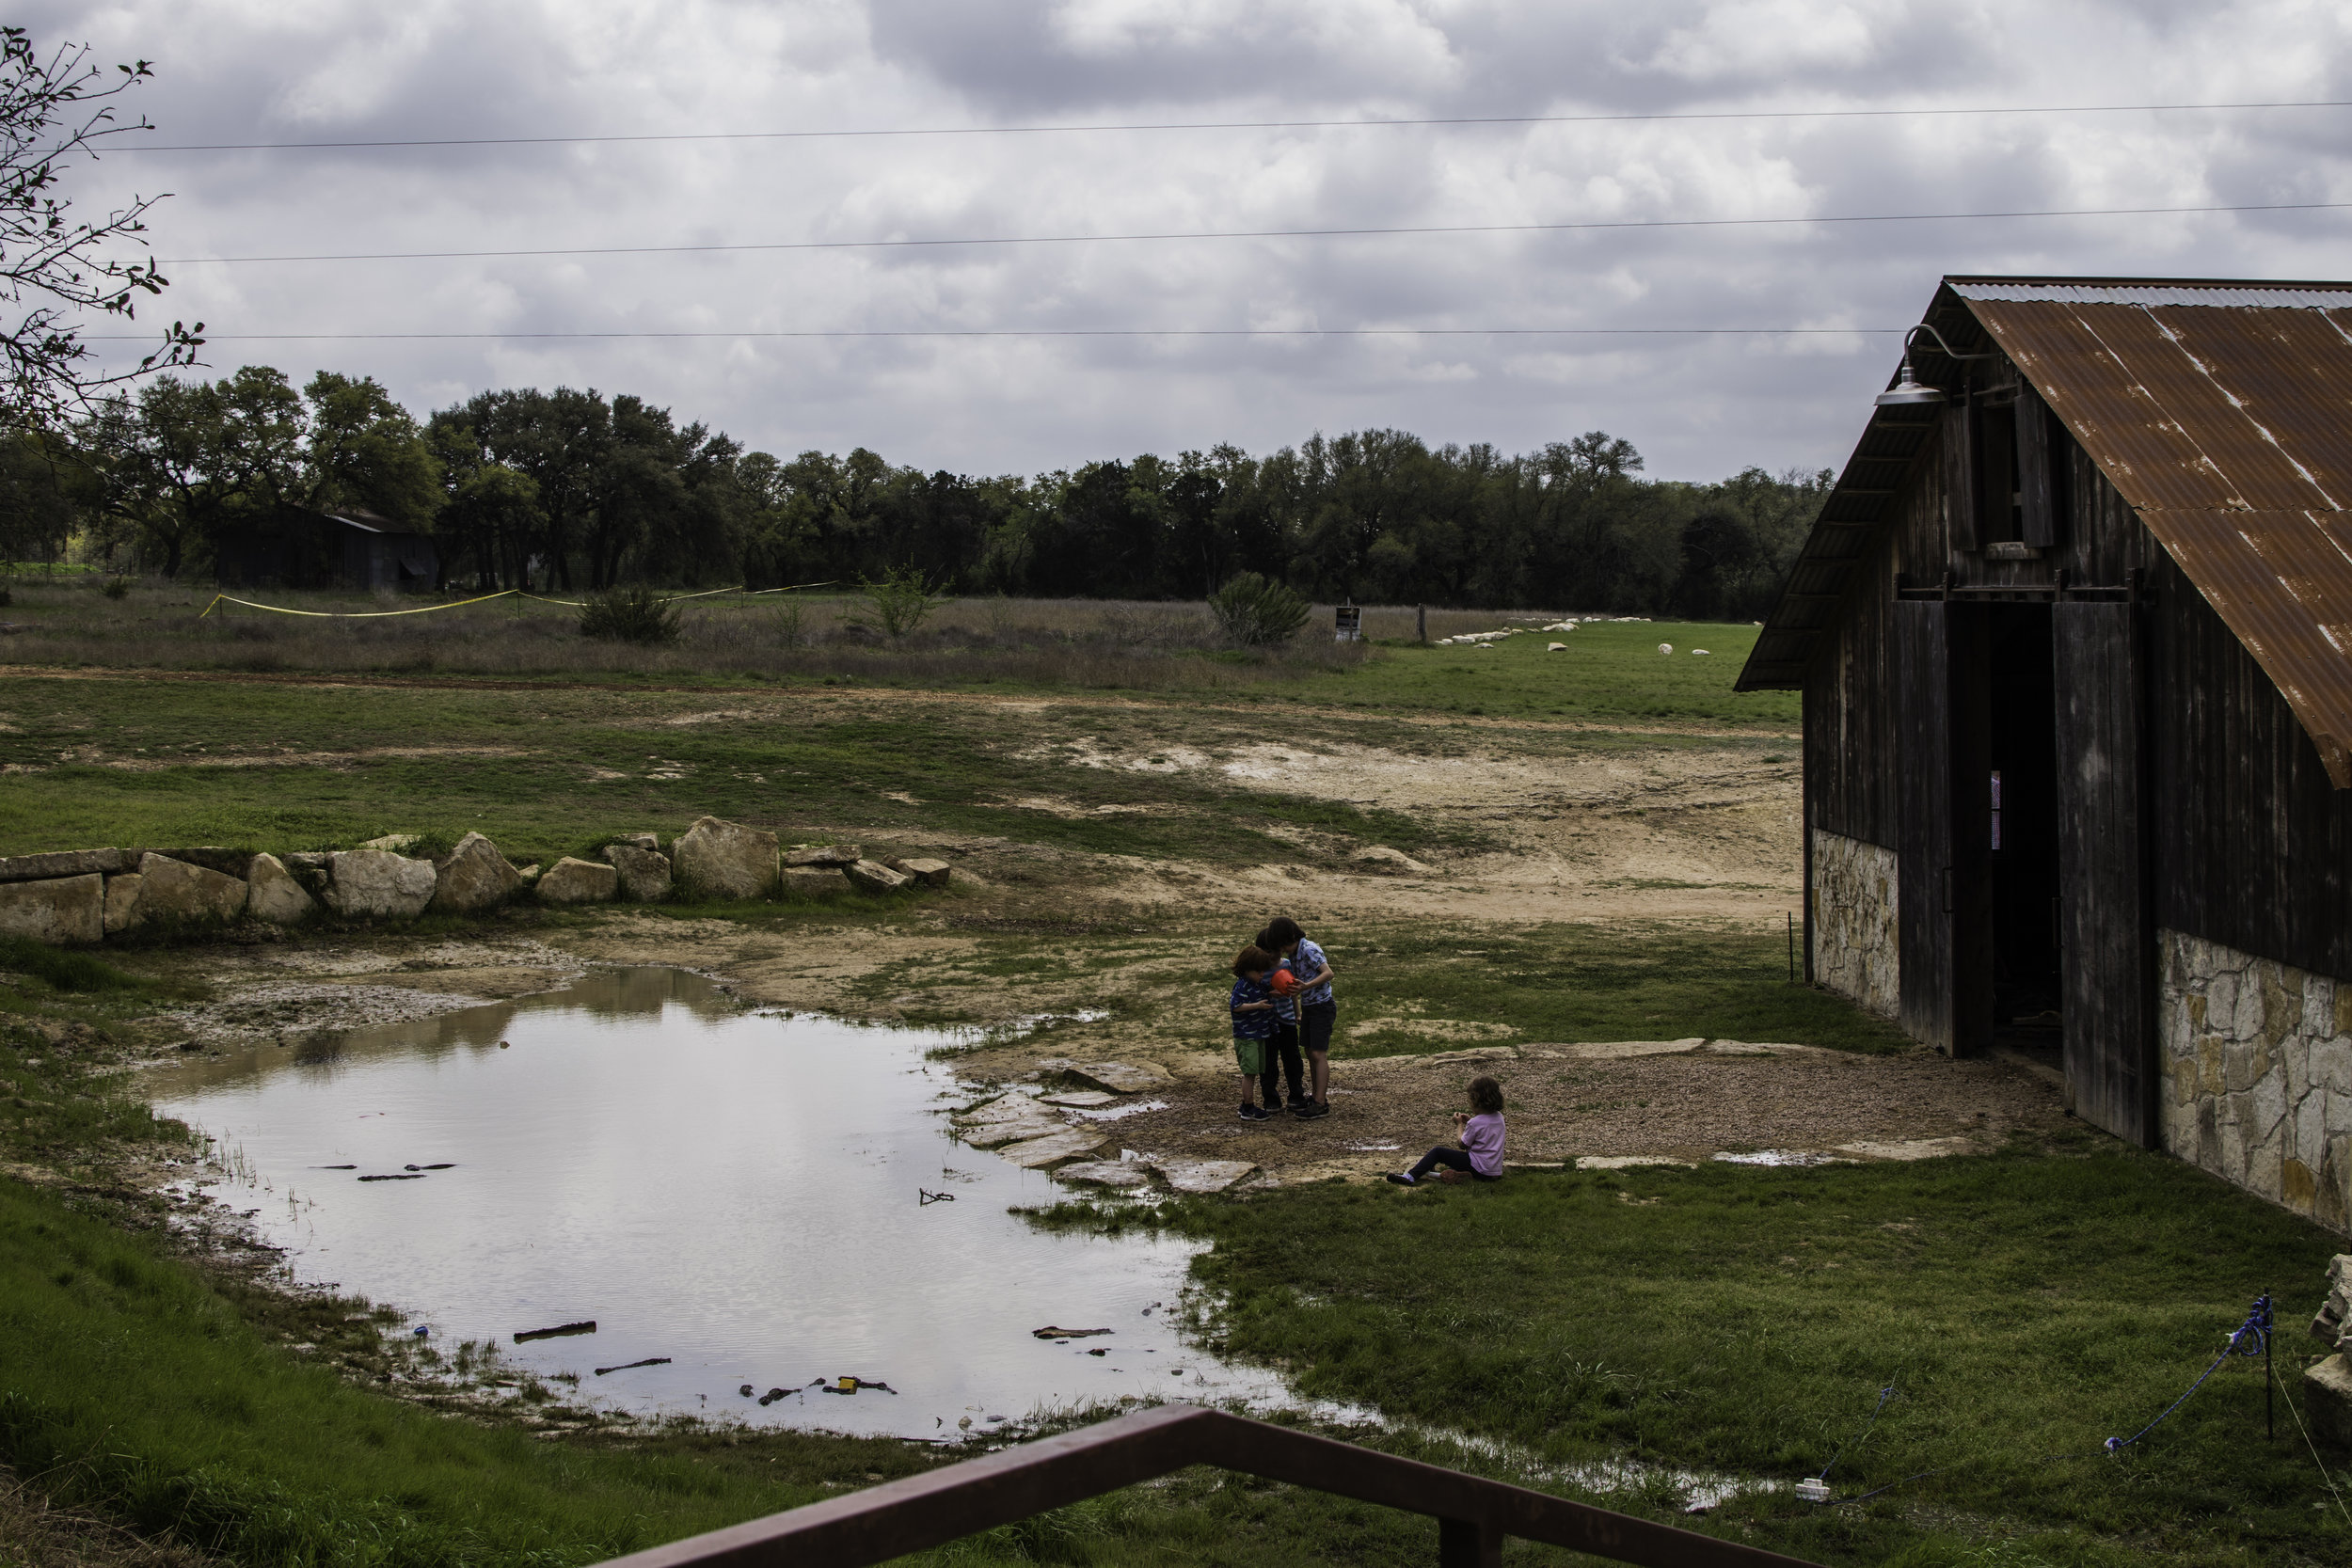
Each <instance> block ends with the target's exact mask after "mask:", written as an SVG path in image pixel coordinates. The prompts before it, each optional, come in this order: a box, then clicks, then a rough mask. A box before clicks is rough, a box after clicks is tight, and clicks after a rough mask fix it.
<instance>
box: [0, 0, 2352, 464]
mask: <svg viewBox="0 0 2352 1568" xmlns="http://www.w3.org/2000/svg"><path fill="white" fill-rule="evenodd" d="M15 15H16V17H17V19H18V21H20V22H21V23H23V24H26V25H29V26H30V27H31V28H32V30H33V33H34V36H35V38H36V39H38V40H61V39H77V40H87V41H89V42H90V43H92V44H93V45H95V47H96V49H97V51H98V53H99V55H101V56H103V58H105V59H106V60H108V61H112V60H114V59H117V58H129V57H133V56H140V55H143V56H145V57H147V58H149V59H151V60H152V61H154V62H155V67H156V71H157V79H156V81H155V82H154V83H153V84H152V85H151V87H146V88H143V89H141V90H140V91H139V92H138V93H137V94H135V103H136V104H137V106H138V107H140V108H142V109H143V110H144V111H145V112H146V113H147V115H148V116H149V117H150V118H151V119H153V120H154V121H155V122H156V124H157V126H158V127H159V129H158V131H157V133H156V134H155V135H152V136H151V137H149V138H147V139H148V140H151V141H153V142H171V143H183V142H251V141H312V140H339V139H401V138H431V137H500V136H565V135H578V136H593V135H639V134H680V133H709V132H732V133H742V132H761V131H810V130H832V131H840V130H882V129H890V130H896V129H915V128H943V127H994V126H1012V125H1081V124H1086V125H1092V124H1101V123H1104V122H1114V123H1134V122H1138V121H1165V120H1187V121H1197V120H1235V119H1240V120H1269V119H1276V120H1298V119H1430V118H1442V117H1455V116H1468V117H1491V116H1512V115H1525V116H1533V115H1577V114H1594V113H1628V112H1644V113H1658V112H1663V113H1677V112H1678V113H1691V112H1718V113H1734V112H1738V111H1753V110H1771V109H1779V110H1787V109H1820V108H1861V107H1900V108H1913V107H1921V106H1939V105H1941V106H1955V105H1956V106H1976V105H2029V106H2031V105H2042V106H2046V105H2054V104H2137V103H2214V102H2224V101H2232V102H2235V101H2249V100H2259V101H2278V100H2310V99H2352V8H2347V7H2345V6H2343V5H2341V4H2326V3H2317V4H2294V3H2269V4H2243V5H2212V4H2202V3H2188V0H2143V3H2140V4H2133V5H2123V4H2106V5H2101V4H2074V5H2067V4H2053V3H2051V0H2025V3H2016V4H2010V3H1998V0H1979V3H1974V4H1970V3H1953V0H1938V3H1935V4H1911V3H1904V0H1867V3H1855V4H1835V3H1829V0H1725V3H1712V4H1710V3H1706V0H1639V3H1629V0H1620V3H1616V4H1609V5H1590V4H1580V5H1570V4H1561V3H1558V0H1554V3H1551V4H1521V3H1508V0H1490V3H1481V0H1419V3H1415V0H1317V3H1307V4H1279V3H1273V0H1063V3H1051V0H931V3H922V0H806V3H772V0H771V3H760V4H729V3H726V0H542V3H535V4H534V3H525V0H504V3H499V0H473V3H469V4H458V3H454V0H405V3H403V4H399V5H385V4H382V3H381V0H365V3H361V0H117V3H112V4H106V3H96V4H93V3H92V0H64V3H57V0H37V3H31V4H20V5H19V6H17V8H16V9H15ZM2348 136H2352V109H2294V110H2269V111H2255V112H2235V113H2214V112H2195V113H2163V114H2145V113H2133V114H2102V115H2080V114H2077V115H2058V114H2031V115H2005V116H1986V117H1928V118H1891V119H1884V118H1882V119H1851V118H1849V119H1754V118H1749V119H1740V118H1731V119H1685V120H1678V121H1656V120H1653V121H1646V122H1643V121H1636V122H1620V123H1613V124H1549V125H1492V126H1445V127H1415V128H1397V127H1375V128H1354V127H1348V128H1324V129H1304V130H1274V131H1269V130H1214V131H1159V132H1139V131H1083V132H1067V133H1055V134H1047V135H944V136H901V137H881V138H838V139H834V138H812V139H793V140H735V141H710V140H705V141H675V142H662V143H650V144H648V143H637V144H626V143H624V144H617V145H616V144H610V143H607V144H601V145H598V144H570V145H558V146H538V147H467V148H438V149H417V148H405V149H373V150H334V151H321V150H309V151H243V152H180V153H157V152H147V153H132V152H129V151H123V152H119V153H116V154H112V155H109V157H108V158H107V159H106V161H105V162H104V163H103V165H102V166H99V167H98V168H97V169H95V170H93V171H89V172H87V173H86V174H84V175H82V176H78V177H77V188H76V192H75V194H77V195H78V197H79V198H80V199H81V200H82V201H85V202H91V203H102V204H103V202H104V201H105V200H106V199H107V198H109V197H112V196H115V195H118V194H120V193H123V192H128V191H132V190H136V191H138V192H141V193H148V194H152V193H154V192H158V191H168V192H170V193H172V194H171V197H170V199H169V200H167V201H166V202H164V203H163V204H162V205H161V207H159V208H158V210H157V212H156V214H155V217H154V222H153V230H152V238H153V241H154V249H155V254H157V255H159V256H163V257H167V258H175V259H178V258H207V257H228V256H282V255H294V254H310V253H317V252H323V251H325V252H351V251H416V250H449V249H458V250H497V249H521V248H539V249H544V248H548V247H555V246H611V245H682V244H744V243H761V242H792V241H809V240H828V241H842V240H880V239H894V238H896V239H930V238H979V237H1011V236H1024V235H1028V236H1038V235H1094V234H1120V233H1136V232H1166V231H1168V230H1268V229H1280V230H1296V229H1329V228H1374V227H1378V228H1396V227H1412V226H1429V225H1461V224H1511V223H1557V222H1576V221H1592V220H1624V219H1701V218H1738V217H1772V218H1781V217H1798V216H1814V217H1820V216H1831V215H1866V214H1902V213H1966V212H1987V211H2006V210H2014V209H2021V208H2024V209H2038V210H2039V209H2052V208H2081V207H2097V208H2108V207H2150V206H2157V207H2176V206H2196V205H2211V204H2244V203H2278V202H2313V201H2318V202H2325V201H2352V178H2347V161H2346V156H2345V150H2346V147H2347V138H2348ZM2347 235H2352V213H2347V212H2317V213H2311V212H2306V213H2267V214H2206V215H2197V216H2157V217H2144V216H2143V217H2091V218H2066V219H2034V220H2010V221H1990V220H1987V221H1975V222H1932V223H1869V224H1789V225H1775V226H1765V227H1745V228H1713V229H1705V228H1702V229H1654V230H1614V231H1589V230H1588V231H1582V232H1567V233H1549V234H1524V233H1522V234H1424V235H1404V236H1387V237H1377V238H1316V239H1295V238H1294V239H1271V240H1269V239H1226V240H1184V241H1154V242H1139V241H1130V242H1109V243H1100V244H1055V245H947V246H925V247H912V248H900V249H884V250H874V249H833V250H803V251H768V252H756V251H755V252H750V253H737V254H726V255H709V254H705V255H640V256H559V257H545V256H542V257H532V258H511V257H510V258H475V259H451V260H431V261H414V260H412V261H267V262H245V263H239V264H222V263H212V264H206V263H204V262H201V261H178V262H177V264H174V265H171V266H169V267H167V268H166V271H167V274H168V276H169V277H171V279H172V288H171V289H170V291H169V293H168V295H167V299H166V301H165V303H164V307H163V309H164V311H165V313H166V314H167V315H178V316H184V317H187V318H189V319H197V318H201V319H202V320H204V321H205V322H207V323H208V324H209V325H210V326H211V328H212V329H213V331H214V332H215V333H216V334H218V335H219V337H218V338H217V340H216V341H215V346H214V347H212V348H211V349H210V350H208V351H207V356H206V357H207V359H208V361H209V363H210V364H211V365H212V366H214V367H216V370H215V373H221V372H226V371H227V370H229V369H232V368H234V367H235V366H237V365H239V364H243V363H248V362H262V363H271V364H276V365H278V366H279V367H280V368H281V369H283V370H285V371H287V372H289V373H290V374H293V375H294V376H295V377H296V378H297V379H300V378H302V377H305V376H307V375H308V374H309V373H310V372H311V371H313V370H315V369H319V368H323V367H324V368H332V369H336V370H341V371H344V372H352V373H364V374H371V375H373V376H375V377H377V378H378V379H380V380H382V381H383V382H385V383H386V384H387V385H388V386H389V387H390V388H391V389H392V391H393V392H394V394H395V395H396V396H398V397H399V398H400V399H401V400H402V401H403V402H404V403H405V404H407V405H408V406H409V407H410V409H411V410H413V411H414V412H416V413H417V414H418V415H419V416H420V417H422V416H423V415H424V414H425V413H427V412H429V411H430V410H431V409H433V408H436V407H439V406H443V405H446V404H450V403H453V402H456V401H459V400H461V399H463V398H465V397H467V396H469V395H470V394H471V393H473V392H475V391H477V390H479V389H481V388H485V387H510V386H527V385H538V386H543V387H546V386H554V385H557V384H565V385H571V386H588V387H595V388H599V389H601V390H603V391H605V392H607V393H613V392H623V391H628V392H635V393H638V394H640V395H642V396H644V397H646V398H648V399H650V400H652V401H653V402H655V403H658V404H665V405H667V406H669V407H671V408H673V409H674V410H675V412H676V413H677V415H678V416H679V418H680V419H681V420H704V421H707V423H709V424H712V425H714V426H716V427H719V428H721V429H723V430H726V431H728V432H729V433H731V434H733V435H735V436H738V437H739V438H740V439H742V440H744V441H745V442H746V443H748V444H749V445H752V446H755V447H762V448H766V449H768V450H770V451H776V452H779V453H785V454H790V453H792V452H796V451H803V450H806V449H809V448H821V449H825V450H829V451H847V450H848V449H850V447H853V446H861V445H862V446H866V447H871V448H873V449H874V450H876V451H880V452H881V453H882V455H883V456H885V457H887V458H888V459H890V460H891V461H893V462H895V463H911V464H915V465H919V466H922V467H927V468H935V467H946V468H952V469H958V470H962V471H968V472H982V473H997V472H1036V471H1040V470H1044V469H1051V468H1057V467H1071V466H1074V465H1077V464H1079V463H1083V462H1086V461H1089V460H1091V459H1095V458H1100V457H1108V456H1132V455H1134V454H1136V453H1137V452H1141V451H1160V452H1171V453H1172V452H1174V451H1180V450H1182V449H1184V448H1194V447H1197V448H1206V447H1209V446H1211V445H1213V444H1215V443H1216V442H1219V441H1232V442H1234V443H1237V444H1239V445H1241V446H1243V447H1246V448H1248V449H1250V450H1252V451H1265V450H1269V449H1271V448H1274V447H1277V446H1280V445H1283V444H1287V443H1295V442H1296V441H1299V440H1301V439H1303V438H1305V437H1306V436H1309V435H1311V434H1312V433H1313V432H1315V431H1318V430H1321V431H1325V432H1329V433H1337V432H1339V431H1342V430H1347V429H1354V428H1359V427H1363V426H1369V425H1387V426H1395V427H1401V428H1404V429H1407V430H1411V431H1414V432H1417V433H1419V434H1420V435H1422V436H1424V437H1426V438H1428V439H1429V440H1431V441H1433V442H1444V441H1456V442H1465V443H1467V442H1471V441H1482V440H1483V441H1490V442H1493V443H1496V444H1497V445H1499V446H1501V447H1502V448H1504V449H1505V450H1508V451H1526V450H1530V449H1533V448H1535V447H1538V446H1540V445H1542V444H1543V443H1545V442H1547V441H1552V440H1560V439H1565V438H1566V437H1568V436H1574V435H1576V434H1578V433H1580V432H1582V431H1586V430H1591V429H1605V430H1607V431H1610V432H1611V433H1613V434H1615V435H1619V436H1626V437H1628V438H1629V439H1630V440H1632V441H1633V442H1634V443H1635V444H1636V445H1637V446H1638V447H1639V448H1640V449H1641V451H1643V453H1644V454H1645V456H1646V457H1647V459H1648V462H1649V469H1650V471H1651V472H1652V473H1655V474H1660V475H1664V476H1670V477H1677V478H1690V479H1710V478H1715V477H1719V476H1721V475H1723V474H1726V473H1729V472H1732V471H1735V470H1737V469H1739V468H1741V467H1747V466H1750V465H1757V466H1761V467H1768V468H1773V469H1779V468H1785V467H1822V466H1832V467H1834V466H1836V465H1839V464H1841V463H1842V462H1843V461H1844V459H1845V456H1846V453H1847V451H1848V450H1849V449H1850V447H1851V443H1852V441H1853V438H1854V436H1855V435H1856V434H1857V432H1858V431H1859V429H1860V426H1861V422H1862V420H1863V419H1864V417H1865V415H1866V413H1867V407H1868V400H1869V397H1870V395H1871V393H1873V392H1874V391H1875V390H1877V388H1879V387H1880V386H1881V385H1883V382H1884V380H1885V378H1886V376H1887V375H1888V373H1889V372H1890V371H1891V370H1892V368H1893V365H1894V361H1895V357H1896V353H1897V349H1896V340H1895V339H1893V338H1892V337H1889V336H1865V335H1861V334H1859V333H1857V332H1852V331H1849V330H1844V329H1849V328H1860V327H1900V326H1902V325H1906V324H1908V323H1910V322H1912V321H1915V320H1916V319H1917V317H1918V314H1919V312H1920V310H1921V309H1922V308H1923V307H1924V306H1925V304H1926V303H1927V300H1928V298H1929V296H1930V294H1931V292H1932V290H1933V288H1934V285H1935V281H1936V279H1937V278H1938V277H1940V276H1941V275H1943V274H1945V273H1947V272H2026V273H2075V274H2142V275H2160V276H2206V275H2212V276H2238V277H2277V278H2310V277H2345V276H2347V275H2352V255H2347V251H2346V247H2345V240H2346V237H2347ZM1395 326H1413V327H1456V328H1459V327H1482V328H1486V327H1512V328H1529V327H1581V328H1594V327H1651V328H1658V327H1696V326H1748V327H1756V326H1769V327H1809V328H1822V327H1829V328H1837V329H1840V330H1838V331H1836V332H1833V333H1829V334H1815V335H1811V336H1800V337H1788V338H1740V337H1712V338H1710V337H1647V338H1642V337H1628V338H1616V339H1611V338H1560V339H1540V338H1538V339H1528V338H1507V337H1486V336H1473V337H1420V338H1416V337H1410V336H1394V337H1380V338H1371V339H1363V338H1338V339H1335V338H1324V339H1301V338H1276V337H1259V338H1217V339H1205V340H1203V339H1192V340H1184V339H1132V338H1130V339H1118V338H1110V339H1103V338H1096V339H1070V338H1061V339H977V340H976V339H961V340H941V339H924V338H914V339H847V340H840V339H836V340H806V339H803V340H781V341H780V340H773V339H771V340H765V341H763V340H756V339H741V338H737V339H727V338H717V339H704V340H692V341H675V340H672V341H660V340H643V339H638V340H630V339H617V340H604V341H528V340H520V339H514V340H506V341H496V340H487V341H484V340H476V341H364V340H356V339H355V340H350V341H319V342H277V343H269V342H239V341H233V339H232V337H231V336H230V335H232V334H239V333H253V334H262V333H430V332H445V333H501V332H509V333H518V332H644V331H699V332H711V331H720V332H732V331H771V332H772V331H790V330H811V329H858V330H875V329H880V330H922V329H939V328H961V329H989V330H1016V329H1030V330H1035V329H1071V328H1135V327H1189V328H1235V327H1254V328H1268V327H1322V328H1335V327H1395Z"/></svg>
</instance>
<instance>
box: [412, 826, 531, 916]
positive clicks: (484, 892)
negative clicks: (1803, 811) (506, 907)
mask: <svg viewBox="0 0 2352 1568" xmlns="http://www.w3.org/2000/svg"><path fill="white" fill-rule="evenodd" d="M522 885H523V879H521V878H520V877H517V876H516V875H515V868H514V867H513V866H511V865H509V864H507V863H506V857H505V856H504V855H501V854H500V853H499V847H498V846H497V845H495V844H493V843H491V842H490V841H489V840H488V839H486V838H485V837H483V836H482V835H481V834H480V833H468V834H467V835H466V836H465V837H463V838H461V839H459V840H458V841H457V847H456V848H454V849H452V850H451V851H450V852H449V853H448V854H447V855H446V856H444V857H443V858H442V859H441V860H439V861H437V862H436V863H435V864H434V867H433V908H434V911H436V912H437V913H440V914H473V913H475V912H477V911H482V910H494V909H496V908H498V907H499V906H500V905H501V904H503V903H505V902H506V901H507V900H508V899H509V898H512V897H513V896H514V895H515V892H516V889H517V888H519V887H521V886H522Z"/></svg>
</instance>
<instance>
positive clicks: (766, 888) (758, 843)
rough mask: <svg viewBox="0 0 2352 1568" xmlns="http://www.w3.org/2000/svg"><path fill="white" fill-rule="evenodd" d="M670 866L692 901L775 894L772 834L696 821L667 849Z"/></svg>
mask: <svg viewBox="0 0 2352 1568" xmlns="http://www.w3.org/2000/svg"><path fill="white" fill-rule="evenodd" d="M670 866H671V869H672V870H673V872H675V875H676V878H677V880H678V881H679V882H680V883H682V884H684V886H685V889H686V891H687V892H688V893H689V894H691V895H693V896H695V897H697V898H765V897H767V896H768V895H771V894H772V893H774V892H775V891H776V835H775V834H773V833H771V832H762V831H761V830H759V829H757V828H746V827H744V826H742V825H741V824H740V823H736V822H723V821H721V820H720V819H719V818H718V817H715V816H706V817H702V818H700V819H698V820H697V821H696V822H695V824H694V825H693V826H692V827H691V828H689V829H687V830H686V832H683V833H681V834H679V835H678V839H677V842H676V843H675V844H673V845H671V846H670ZM548 875H550V876H552V875H554V873H552V872H550V873H548Z"/></svg>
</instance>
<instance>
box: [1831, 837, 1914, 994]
mask: <svg viewBox="0 0 2352 1568" xmlns="http://www.w3.org/2000/svg"><path fill="white" fill-rule="evenodd" d="M1895 890H1896V882H1895V851H1894V850H1892V849H1886V848H1882V847H1879V846H1878V845H1875V844H1866V843H1864V842H1863V841H1862V840H1860V839H1858V838H1847V837H1845V836H1843V835H1842V834H1838V833H1833V832H1823V831H1822V830H1821V829H1819V828H1816V829H1814V830H1813V888H1812V893H1813V977H1814V979H1816V980H1818V981H1820V983H1821V984H1822V985H1824V986H1827V987H1828V988H1829V989H1830V990H1834V991H1836V992H1837V993H1838V994H1839V995H1840V996H1843V997H1846V998H1848V999H1850V1000H1851V1001H1852V1002H1853V1004H1854V1005H1855V1006H1859V1007H1860V1008H1862V1010H1863V1011H1865V1012H1869V1013H1876V1014H1877V1015H1878V1016H1879V1017H1881V1018H1886V1019H1891V1018H1894V1017H1896V1016H1897V1014H1898V1013H1899V1012H1900V1010H1901V1007H1902V957H1901V955H1902V949H1901V947H1900V945H1899V942H1898V941H1897V932H1896V920H1897V911H1898V910H1899V907H1900V906H1899V904H1898V903H1897V901H1896V897H1895Z"/></svg>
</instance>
